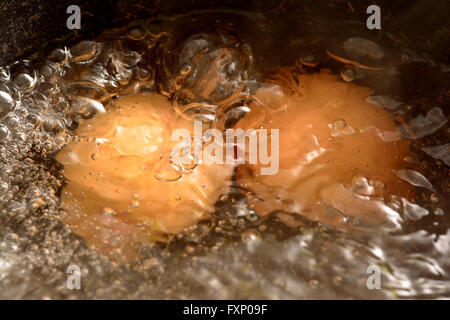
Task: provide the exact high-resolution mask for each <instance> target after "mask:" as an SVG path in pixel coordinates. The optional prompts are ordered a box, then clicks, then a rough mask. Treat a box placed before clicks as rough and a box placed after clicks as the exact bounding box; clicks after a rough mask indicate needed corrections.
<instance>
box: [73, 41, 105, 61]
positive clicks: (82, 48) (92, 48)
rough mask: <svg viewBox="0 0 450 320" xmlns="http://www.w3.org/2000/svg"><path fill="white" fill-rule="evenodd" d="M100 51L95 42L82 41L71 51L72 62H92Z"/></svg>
mask: <svg viewBox="0 0 450 320" xmlns="http://www.w3.org/2000/svg"><path fill="white" fill-rule="evenodd" d="M98 51H99V44H98V43H96V42H94V41H81V42H80V43H78V44H76V45H75V46H73V47H72V48H71V49H70V53H71V54H72V59H71V60H72V62H87V61H89V60H92V59H93V58H94V57H95V56H96V55H97V53H98Z"/></svg>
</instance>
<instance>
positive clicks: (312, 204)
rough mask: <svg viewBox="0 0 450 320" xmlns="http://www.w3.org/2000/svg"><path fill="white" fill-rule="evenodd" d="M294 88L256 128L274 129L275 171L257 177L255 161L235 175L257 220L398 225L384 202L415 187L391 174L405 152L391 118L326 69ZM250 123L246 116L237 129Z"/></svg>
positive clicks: (367, 93)
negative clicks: (276, 216)
mask: <svg viewBox="0 0 450 320" xmlns="http://www.w3.org/2000/svg"><path fill="white" fill-rule="evenodd" d="M280 85H281V86H283V84H280ZM295 86H296V87H295V88H286V89H291V90H286V91H287V92H293V93H291V94H286V95H285V96H284V99H281V98H280V96H277V103H278V104H280V105H284V108H278V109H277V108H274V109H275V110H276V111H274V112H273V113H272V114H271V115H270V117H269V118H270V120H269V121H266V122H265V123H264V124H263V126H262V127H264V128H265V129H268V130H272V129H278V130H279V149H278V152H279V170H278V171H277V172H276V173H275V174H271V175H262V174H260V169H261V167H265V166H266V165H262V164H261V163H260V162H259V163H257V164H253V165H250V164H244V165H241V166H240V167H239V168H238V170H237V178H236V179H237V182H238V184H239V185H240V186H242V187H243V188H244V189H245V190H247V191H248V193H247V198H248V200H249V203H250V206H252V207H253V208H254V210H255V211H256V213H257V214H259V215H267V214H269V213H271V212H274V211H279V210H282V211H285V212H290V213H299V214H302V215H304V216H306V217H308V218H309V219H311V220H315V221H320V222H324V223H327V224H331V225H334V226H338V227H344V225H345V224H346V223H347V222H349V221H352V222H355V223H381V222H385V221H390V222H392V223H394V225H397V226H398V222H399V219H401V218H400V216H399V215H398V214H397V212H394V211H393V210H392V209H390V208H389V207H388V206H387V205H386V204H385V200H388V199H389V198H390V197H391V196H393V195H397V196H403V197H411V195H412V192H413V188H412V186H411V185H408V184H407V183H405V182H404V181H402V180H401V179H399V178H398V177H396V175H395V174H394V171H393V170H398V169H399V168H404V166H405V163H404V162H403V161H402V160H401V159H403V157H404V156H405V155H407V154H409V149H408V143H407V142H406V141H404V140H401V135H400V132H399V130H398V129H397V127H396V125H395V123H394V122H393V120H392V119H391V118H390V116H389V113H387V112H386V111H385V110H384V109H383V108H382V107H379V106H377V105H375V104H371V103H368V102H367V101H366V99H367V97H369V96H370V95H371V90H370V89H368V88H364V87H360V86H356V85H354V84H350V83H345V82H343V81H341V80H339V78H338V77H337V76H335V75H331V74H329V73H328V72H321V73H318V74H313V75H301V76H300V77H299V85H295ZM259 95H261V93H259V92H257V93H256V98H259V99H260V100H264V101H265V102H266V103H267V100H268V99H269V100H270V97H267V95H266V94H265V93H262V95H263V96H261V97H259ZM253 123H254V120H253V119H252V117H251V115H250V116H249V117H246V118H244V119H242V120H241V121H240V122H239V123H238V124H237V127H241V128H244V129H246V128H249V127H251V126H252V125H253ZM380 186H382V187H380Z"/></svg>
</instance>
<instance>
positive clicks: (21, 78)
mask: <svg viewBox="0 0 450 320" xmlns="http://www.w3.org/2000/svg"><path fill="white" fill-rule="evenodd" d="M36 81H37V79H36V76H35V75H33V76H31V75H29V74H28V73H21V74H19V75H17V76H16V77H15V78H14V84H15V85H16V86H18V87H19V88H20V89H21V90H23V91H29V90H32V89H33V88H34V86H35V85H36Z"/></svg>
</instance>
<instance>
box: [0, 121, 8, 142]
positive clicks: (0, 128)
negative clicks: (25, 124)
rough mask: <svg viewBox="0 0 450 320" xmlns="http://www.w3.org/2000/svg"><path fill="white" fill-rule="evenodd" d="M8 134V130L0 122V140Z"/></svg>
mask: <svg viewBox="0 0 450 320" xmlns="http://www.w3.org/2000/svg"><path fill="white" fill-rule="evenodd" d="M8 135H9V130H8V128H7V127H6V126H5V125H4V124H0V141H2V140H4V139H6V138H7V137H8Z"/></svg>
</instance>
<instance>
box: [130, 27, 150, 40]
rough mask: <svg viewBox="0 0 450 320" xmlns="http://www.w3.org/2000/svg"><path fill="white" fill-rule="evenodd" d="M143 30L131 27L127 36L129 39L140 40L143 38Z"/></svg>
mask: <svg viewBox="0 0 450 320" xmlns="http://www.w3.org/2000/svg"><path fill="white" fill-rule="evenodd" d="M145 35H146V33H145V31H144V30H142V29H141V28H132V29H130V30H129V31H128V38H129V39H131V40H142V39H144V38H145Z"/></svg>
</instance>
